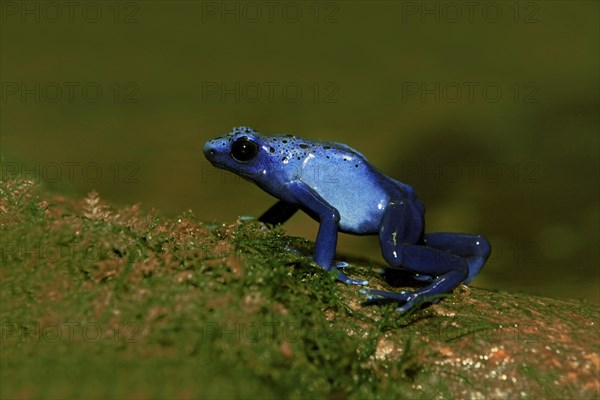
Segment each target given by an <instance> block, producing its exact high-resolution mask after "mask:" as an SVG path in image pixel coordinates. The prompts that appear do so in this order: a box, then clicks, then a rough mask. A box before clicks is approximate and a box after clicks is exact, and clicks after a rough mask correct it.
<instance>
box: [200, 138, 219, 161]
mask: <svg viewBox="0 0 600 400" xmlns="http://www.w3.org/2000/svg"><path fill="white" fill-rule="evenodd" d="M202 151H203V152H204V157H206V158H207V159H209V160H210V159H211V158H213V157H214V156H215V155H216V154H217V149H216V145H215V144H214V143H213V142H212V140H209V141H208V142H206V143H204V148H203V149H202Z"/></svg>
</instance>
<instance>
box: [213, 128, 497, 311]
mask: <svg viewBox="0 0 600 400" xmlns="http://www.w3.org/2000/svg"><path fill="white" fill-rule="evenodd" d="M203 153H204V156H205V157H206V159H207V160H208V161H209V162H210V163H211V164H212V165H213V166H215V167H217V168H221V169H224V170H226V171H230V172H233V173H234V174H236V175H238V176H240V177H241V178H243V179H246V180H248V181H251V182H253V183H254V184H256V185H257V186H258V187H259V188H261V189H262V190H264V191H265V192H267V193H269V194H270V195H272V196H273V197H275V198H276V199H277V202H276V203H275V204H274V205H273V206H271V207H270V208H268V209H267V210H266V211H265V212H264V213H263V214H262V215H261V216H260V217H259V218H258V221H260V222H262V223H264V224H266V225H267V226H278V225H281V224H283V223H285V222H286V221H287V220H289V219H290V218H291V217H292V216H293V215H294V214H295V213H296V212H297V211H299V210H301V211H303V212H305V213H306V214H308V215H309V216H310V217H312V218H313V219H314V220H316V221H317V222H318V223H319V229H318V232H317V237H316V240H315V245H314V251H313V255H312V258H313V260H314V262H316V264H318V265H319V266H321V267H322V268H324V269H325V270H326V271H328V272H330V273H332V274H334V276H335V278H336V279H337V280H338V281H341V282H343V283H346V284H349V285H360V286H368V281H366V280H362V279H353V278H350V277H349V276H347V275H346V274H345V273H344V272H343V271H344V270H345V268H346V267H348V263H346V262H343V261H339V262H336V261H335V254H336V247H337V240H338V233H339V232H343V233H348V234H354V235H378V238H379V245H380V249H381V254H382V255H383V258H384V259H385V261H386V263H387V267H386V269H384V271H387V270H391V271H394V270H395V271H402V272H403V273H408V275H409V276H410V277H413V278H414V279H415V280H416V281H419V282H422V284H423V285H424V286H423V287H421V288H419V289H416V290H407V291H401V292H394V291H383V290H374V289H367V288H363V289H360V293H361V294H362V295H364V296H366V300H365V301H366V302H367V303H378V302H392V303H396V304H397V307H396V311H398V312H400V313H406V312H408V311H410V310H413V309H418V308H422V307H426V306H428V305H430V304H433V303H436V302H437V301H439V300H440V299H441V298H443V297H445V296H447V295H448V294H449V293H451V292H452V291H453V290H454V289H456V288H457V287H459V286H460V285H462V284H464V285H467V284H469V283H470V282H471V281H472V280H473V279H474V278H475V277H476V276H477V275H478V274H479V272H480V271H481V269H482V267H483V265H484V264H485V262H486V260H487V259H488V257H489V255H490V252H491V246H490V244H489V242H488V240H487V239H486V238H485V237H484V236H482V235H478V234H470V233H458V232H432V233H425V220H424V213H425V207H424V205H423V203H422V202H421V201H420V200H419V198H418V197H417V195H416V193H415V190H414V189H413V187H412V186H410V185H408V184H406V183H403V182H400V181H398V180H396V179H393V178H391V177H389V176H387V175H386V174H385V173H383V172H382V171H381V170H379V169H378V168H377V167H375V166H374V165H373V164H371V163H370V162H369V161H368V160H367V158H366V157H365V156H364V155H363V154H362V153H360V152H358V151H357V150H355V149H353V148H352V147H350V146H348V145H345V144H342V143H338V142H333V141H318V140H312V139H304V138H302V137H299V136H296V135H290V134H269V135H267V134H263V133H260V132H258V131H256V130H254V129H253V128H251V127H247V126H239V127H235V128H233V129H232V130H231V131H230V132H228V133H227V134H225V135H222V136H218V137H216V138H214V139H210V140H208V141H206V142H205V143H204V146H203Z"/></svg>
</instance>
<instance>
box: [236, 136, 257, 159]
mask: <svg viewBox="0 0 600 400" xmlns="http://www.w3.org/2000/svg"><path fill="white" fill-rule="evenodd" d="M257 154H258V144H256V142H253V141H252V140H250V139H248V138H247V137H246V136H242V137H241V138H239V139H237V140H236V141H235V142H233V144H232V145H231V157H233V158H234V159H235V160H236V161H239V162H248V161H250V160H252V159H253V158H254V157H256V155H257Z"/></svg>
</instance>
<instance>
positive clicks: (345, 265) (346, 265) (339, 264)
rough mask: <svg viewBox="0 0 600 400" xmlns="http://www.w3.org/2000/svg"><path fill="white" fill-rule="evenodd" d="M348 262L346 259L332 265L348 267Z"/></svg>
mask: <svg viewBox="0 0 600 400" xmlns="http://www.w3.org/2000/svg"><path fill="white" fill-rule="evenodd" d="M349 265H350V264H348V263H347V262H346V261H338V262H336V263H335V264H333V266H334V267H335V268H348V266H349Z"/></svg>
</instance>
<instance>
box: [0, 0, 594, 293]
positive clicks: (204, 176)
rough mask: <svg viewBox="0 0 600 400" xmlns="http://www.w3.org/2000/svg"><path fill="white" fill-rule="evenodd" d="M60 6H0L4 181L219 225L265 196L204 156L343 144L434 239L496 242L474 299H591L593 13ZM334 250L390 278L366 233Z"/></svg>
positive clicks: (455, 6)
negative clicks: (406, 190) (234, 137)
mask: <svg viewBox="0 0 600 400" xmlns="http://www.w3.org/2000/svg"><path fill="white" fill-rule="evenodd" d="M48 4H50V5H48ZM68 4H69V5H67V4H65V3H61V2H58V3H47V2H32V1H29V2H27V3H24V2H10V1H3V2H2V26H1V53H2V56H1V71H0V72H1V81H2V102H1V106H2V113H1V133H2V137H1V139H2V142H1V145H2V149H1V152H2V157H3V159H2V173H3V176H4V177H6V176H10V175H13V174H19V173H20V174H22V175H25V176H31V177H36V178H38V179H39V180H41V181H42V182H43V183H44V185H45V186H46V187H48V188H50V189H51V190H52V191H55V192H58V193H62V194H65V195H78V196H80V195H84V194H85V193H87V192H88V191H90V190H92V189H96V190H97V191H99V192H100V194H101V196H102V197H104V198H105V199H107V200H109V201H112V202H115V203H118V204H120V203H122V204H124V203H137V202H141V203H142V205H143V206H144V207H145V208H146V209H148V210H149V209H150V208H151V207H156V208H158V209H159V210H161V211H163V212H165V213H168V214H171V215H177V214H179V213H181V212H183V211H185V210H187V209H191V210H193V211H194V212H195V213H196V214H197V215H198V216H199V217H201V218H203V219H206V220H216V221H232V220H234V219H235V218H236V217H237V216H239V215H254V216H258V215H259V214H260V213H261V212H263V211H264V210H265V209H266V208H267V207H269V206H270V205H271V203H272V202H273V201H274V200H273V199H272V198H270V197H269V196H268V195H267V194H265V193H263V192H262V191H261V190H259V189H258V188H256V187H254V186H253V185H252V184H250V183H247V182H245V181H242V180H240V179H238V178H235V177H234V176H233V175H230V174H227V173H225V172H220V171H216V170H215V169H213V168H212V167H209V166H208V164H207V163H206V161H205V160H204V158H203V156H202V151H201V149H202V143H203V142H204V141H205V140H207V139H209V138H211V137H214V136H217V135H220V134H223V133H226V132H227V131H228V130H229V129H230V128H231V127H233V126H238V125H248V126H252V127H254V128H255V129H257V130H259V131H261V132H265V133H293V134H297V135H301V136H305V137H309V138H315V139H322V140H334V141H340V142H344V143H347V144H349V145H351V146H352V147H355V148H357V149H358V150H359V151H361V152H363V153H364V154H365V155H366V156H367V157H368V158H369V159H370V160H371V161H372V162H373V163H374V164H376V165H377V166H378V167H379V168H380V169H382V170H383V171H385V172H386V173H388V174H390V175H391V176H393V177H395V178H397V179H400V180H403V181H405V182H407V183H408V184H410V185H412V186H413V187H414V188H415V189H416V190H417V193H418V194H419V195H420V197H421V199H422V200H423V202H424V203H425V205H426V207H427V230H428V231H465V232H473V233H481V234H484V235H486V236H487V237H488V238H489V239H490V241H491V242H492V244H493V247H494V254H493V255H492V257H491V259H490V260H489V262H488V264H487V266H486V267H485V268H484V269H483V271H482V273H481V275H480V277H479V278H478V279H477V280H476V281H475V283H474V284H475V285H476V286H481V287H490V288H498V289H505V290H511V291H523V292H528V293H534V294H541V295H545V296H552V297H575V298H584V299H587V300H589V301H592V302H594V303H600V293H599V290H600V289H599V286H600V285H599V281H600V280H599V262H598V261H599V257H598V252H599V246H598V245H599V242H600V240H599V239H600V238H599V221H600V216H599V212H598V205H599V196H598V194H599V187H600V181H599V165H598V160H599V143H598V137H599V135H598V132H599V116H598V110H599V74H598V71H599V48H600V46H599V43H598V42H599V37H600V35H599V26H600V24H599V21H598V19H599V18H598V15H599V3H598V2H596V1H565V2H561V1H546V2H472V3H469V2H427V3H425V2H391V1H390V2H388V1H385V2H367V1H349V2H320V3H315V2H277V1H275V2H228V3H223V2H199V1H136V2H104V1H103V2H77V1H75V2H70V3H68ZM469 4H471V5H469ZM98 173H100V174H101V175H98ZM286 230H287V232H288V233H289V234H291V235H296V236H304V237H307V238H310V239H314V237H315V235H316V230H317V224H316V223H314V222H313V221H312V220H310V219H309V218H308V217H306V216H304V215H298V216H295V217H294V218H293V219H292V220H291V221H290V222H289V223H288V224H287V225H286ZM339 251H341V252H345V253H347V254H355V255H362V256H367V257H370V258H373V259H375V260H378V261H380V262H382V263H383V259H382V258H381V256H380V254H379V248H378V243H377V239H376V238H375V237H353V236H349V235H341V237H340V244H339Z"/></svg>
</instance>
